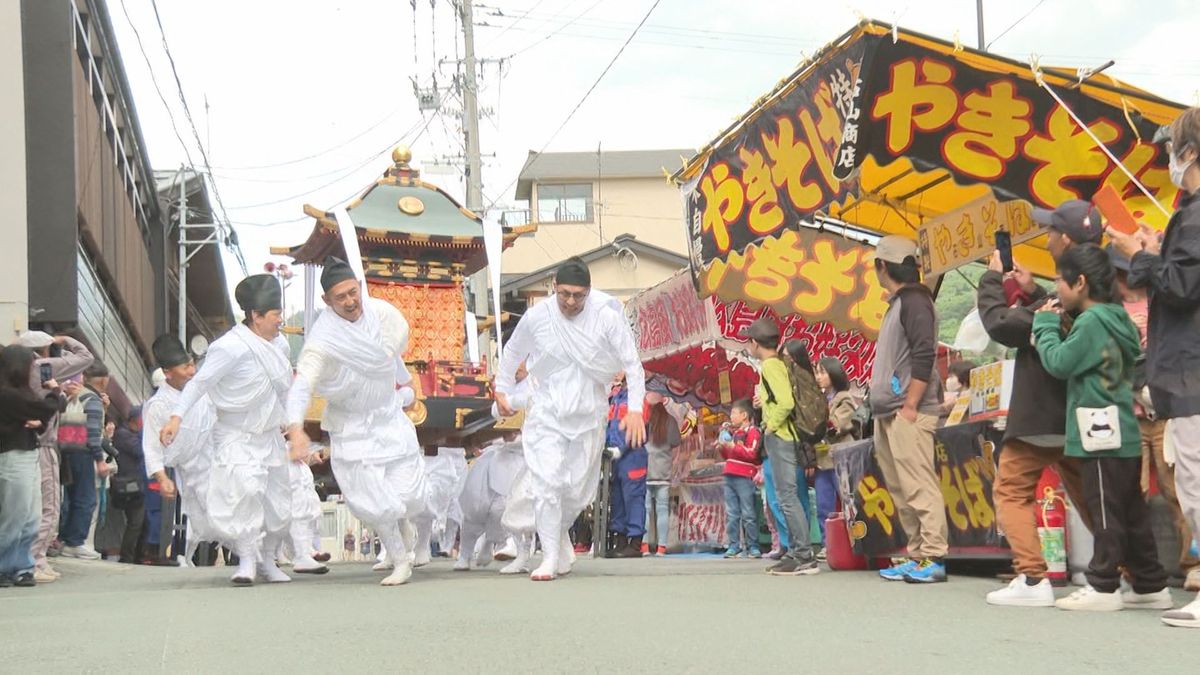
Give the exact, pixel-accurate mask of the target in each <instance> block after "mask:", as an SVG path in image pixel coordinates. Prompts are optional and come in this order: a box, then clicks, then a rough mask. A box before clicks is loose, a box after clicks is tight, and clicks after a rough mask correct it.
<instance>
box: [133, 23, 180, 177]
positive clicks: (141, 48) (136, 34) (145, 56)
mask: <svg viewBox="0 0 1200 675" xmlns="http://www.w3.org/2000/svg"><path fill="white" fill-rule="evenodd" d="M121 12H122V13H124V14H125V21H126V23H128V24H129V28H130V29H132V30H133V37H134V38H136V39H137V44H138V51H140V52H141V53H142V59H143V60H144V61H145V62H146V70H148V71H150V81H151V82H152V83H153V84H154V91H155V92H157V93H158V100H160V101H162V104H163V107H164V108H166V109H167V118H168V119H169V120H170V121H171V131H173V132H175V138H176V139H177V140H178V141H179V146H180V147H181V148H183V156H184V157H186V158H187V161H188V165H189V166H195V165H196V163H195V162H193V161H192V154H191V152H189V151H188V146H187V143H185V142H184V140H183V134H181V133H179V125H178V124H177V123H176V122H175V113H174V112H172V111H171V104H169V103H167V97H166V96H164V95H163V92H162V88H161V87H160V86H159V85H158V76H157V75H156V74H155V73H154V66H153V65H151V63H150V55H149V54H147V53H146V45H145V44H143V43H142V34H141V32H139V31H138V29H137V26H136V25H134V23H133V19H132V18H130V16H129V9H128V8H127V7H126V6H125V0H121Z"/></svg>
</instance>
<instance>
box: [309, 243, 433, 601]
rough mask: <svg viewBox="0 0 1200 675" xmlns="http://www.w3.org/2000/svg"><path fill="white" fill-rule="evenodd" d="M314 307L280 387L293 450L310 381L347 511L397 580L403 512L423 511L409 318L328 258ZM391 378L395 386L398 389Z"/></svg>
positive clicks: (402, 567) (404, 538)
mask: <svg viewBox="0 0 1200 675" xmlns="http://www.w3.org/2000/svg"><path fill="white" fill-rule="evenodd" d="M321 287H322V288H323V289H324V291H325V292H324V294H323V295H322V296H321V298H322V300H324V302H325V304H326V306H327V309H326V310H325V311H322V312H321V314H320V316H318V317H317V320H316V321H315V322H313V325H312V328H311V330H310V331H309V334H308V335H307V336H306V338H305V341H304V349H303V350H302V351H301V352H300V360H299V362H298V363H297V364H296V379H295V382H294V383H293V384H292V388H291V392H290V393H289V395H288V414H287V417H288V424H289V431H288V436H289V438H290V439H291V442H292V448H293V452H301V451H303V449H305V448H307V447H308V445H309V439H308V436H307V434H305V433H304V427H303V423H304V414H305V411H306V410H307V409H308V404H309V401H310V400H311V397H312V392H313V390H314V389H315V390H316V392H317V393H318V394H320V395H321V396H322V397H323V398H324V399H325V413H324V418H323V419H322V422H321V428H322V429H324V430H325V431H327V432H328V433H329V439H330V454H331V466H332V468H333V475H334V477H336V478H337V482H338V486H339V487H340V488H341V490H342V495H343V496H345V498H346V504H347V505H348V506H349V507H350V510H351V512H353V513H354V515H355V516H356V517H357V518H358V519H359V520H361V521H362V522H363V523H364V524H365V525H366V526H367V527H369V528H371V529H372V530H374V531H375V532H376V533H377V534H378V535H379V539H380V542H381V543H382V544H383V547H384V549H385V550H386V551H387V558H388V559H387V560H386V561H384V562H383V563H381V564H380V565H377V566H376V568H377V569H391V570H392V573H391V574H390V575H388V576H387V577H386V578H385V579H384V580H383V582H382V585H384V586H398V585H400V584H403V583H405V582H407V581H408V580H409V578H411V577H412V560H411V558H410V557H409V555H408V553H409V552H411V551H413V549H414V545H415V542H414V541H412V539H413V534H412V532H413V530H412V528H411V527H405V526H404V525H405V523H402V521H408V520H410V519H415V518H417V517H419V516H420V515H421V514H422V513H424V511H425V499H426V485H425V474H424V470H423V459H422V457H421V450H420V446H419V445H418V443H417V432H416V427H414V426H413V423H412V420H410V419H409V418H408V415H407V414H406V413H405V412H404V408H405V407H407V406H409V405H412V402H413V399H414V396H415V395H414V392H413V390H412V387H411V386H409V385H410V383H411V381H412V377H411V375H409V373H408V369H407V368H405V367H404V361H403V355H404V350H405V348H406V347H407V345H408V322H407V321H405V319H404V316H403V315H402V314H401V313H400V310H398V309H396V308H395V307H393V306H392V305H390V304H389V303H387V302H386V301H383V300H378V299H376V298H365V299H364V298H363V297H362V284H361V282H360V280H358V279H357V278H355V276H354V273H353V272H352V271H351V269H350V267H349V265H347V264H346V263H345V262H343V261H341V260H338V259H336V258H330V259H327V260H326V262H325V269H324V270H323V271H322V274H321ZM397 387H399V389H397Z"/></svg>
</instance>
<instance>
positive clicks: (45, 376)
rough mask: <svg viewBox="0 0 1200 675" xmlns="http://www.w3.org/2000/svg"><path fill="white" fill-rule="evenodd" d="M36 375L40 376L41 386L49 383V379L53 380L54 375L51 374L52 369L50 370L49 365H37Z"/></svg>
mask: <svg viewBox="0 0 1200 675" xmlns="http://www.w3.org/2000/svg"><path fill="white" fill-rule="evenodd" d="M38 375H40V376H41V378H42V384H46V383H47V382H49V381H50V380H51V379H53V378H54V373H53V372H52V369H51V367H50V364H49V363H39V364H38Z"/></svg>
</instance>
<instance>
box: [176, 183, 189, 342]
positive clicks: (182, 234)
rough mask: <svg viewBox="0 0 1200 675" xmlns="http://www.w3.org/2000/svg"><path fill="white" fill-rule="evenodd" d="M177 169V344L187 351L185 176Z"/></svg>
mask: <svg viewBox="0 0 1200 675" xmlns="http://www.w3.org/2000/svg"><path fill="white" fill-rule="evenodd" d="M184 171H185V167H183V166H180V167H179V229H178V231H177V232H178V235H179V343H180V344H182V345H183V348H184V349H188V341H187V268H188V262H187V217H188V216H187V174H186V173H185V172H184Z"/></svg>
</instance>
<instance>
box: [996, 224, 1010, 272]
mask: <svg viewBox="0 0 1200 675" xmlns="http://www.w3.org/2000/svg"><path fill="white" fill-rule="evenodd" d="M996 252H997V253H999V254H1000V267H1001V268H1002V270H1001V271H1003V272H1004V273H1006V274H1007V273H1008V272H1011V271H1013V255H1012V235H1011V234H1009V233H1008V232H1007V231H1005V230H996Z"/></svg>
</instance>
